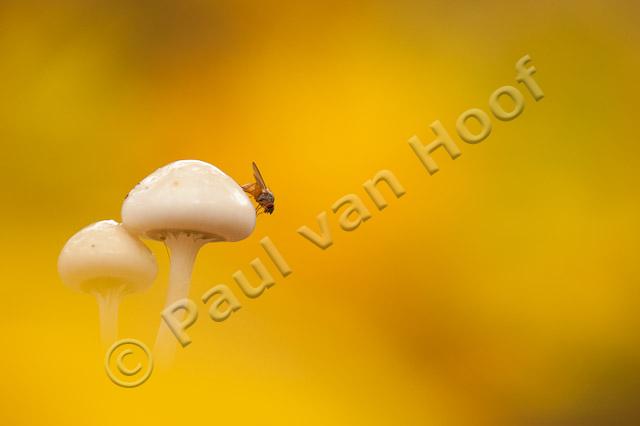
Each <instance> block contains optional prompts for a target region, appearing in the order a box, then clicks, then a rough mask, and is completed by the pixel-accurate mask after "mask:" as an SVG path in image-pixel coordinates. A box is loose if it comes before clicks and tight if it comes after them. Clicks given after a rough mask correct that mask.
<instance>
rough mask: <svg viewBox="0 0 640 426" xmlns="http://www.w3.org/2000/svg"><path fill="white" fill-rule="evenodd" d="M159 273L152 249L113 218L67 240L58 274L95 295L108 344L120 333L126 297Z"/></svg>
mask: <svg viewBox="0 0 640 426" xmlns="http://www.w3.org/2000/svg"><path fill="white" fill-rule="evenodd" d="M157 272H158V266H157V265H156V260H155V258H154V257H153V254H151V251H149V249H148V248H147V246H145V245H144V244H143V243H142V242H141V241H140V240H139V239H138V238H136V237H134V236H133V235H131V234H130V233H129V232H128V231H127V230H126V229H125V228H124V227H123V226H122V224H119V223H118V222H116V221H113V220H103V221H100V222H97V223H94V224H92V225H89V226H87V227H85V228H83V229H82V230H80V231H79V232H78V233H77V234H75V235H74V236H73V237H71V238H70V239H69V241H67V243H66V244H65V246H64V248H63V249H62V252H61V253H60V257H59V258H58V273H59V274H60V277H61V278H62V281H63V282H64V283H65V284H66V285H67V286H69V287H71V288H73V289H75V290H79V291H82V292H85V293H89V294H92V295H94V296H95V297H96V299H97V300H98V306H99V308H100V336H101V340H102V343H103V344H104V345H105V346H108V345H110V344H111V343H113V342H114V341H115V340H116V339H117V335H118V305H119V303H120V300H121V298H122V296H124V295H125V294H128V293H133V292H136V291H141V290H143V289H146V288H147V287H149V286H150V285H151V283H153V280H154V279H155V277H156V274H157Z"/></svg>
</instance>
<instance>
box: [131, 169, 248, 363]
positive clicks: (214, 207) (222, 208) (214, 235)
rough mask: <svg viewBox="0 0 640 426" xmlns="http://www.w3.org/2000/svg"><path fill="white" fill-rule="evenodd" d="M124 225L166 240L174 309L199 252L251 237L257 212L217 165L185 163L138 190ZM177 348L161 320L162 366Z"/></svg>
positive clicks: (156, 175)
mask: <svg viewBox="0 0 640 426" xmlns="http://www.w3.org/2000/svg"><path fill="white" fill-rule="evenodd" d="M122 222H123V223H124V225H125V226H126V227H127V229H129V230H130V231H131V232H133V233H135V234H136V235H141V236H144V237H146V238H150V239H153V240H159V241H164V243H165V245H166V247H167V250H168V251H169V257H170V274H169V288H168V293H167V301H166V305H165V306H166V307H169V306H171V305H172V304H173V303H175V302H177V301H178V300H181V299H184V298H187V297H188V295H189V286H190V283H191V273H192V270H193V263H194V262H195V259H196V256H197V254H198V251H199V250H200V248H201V247H202V246H203V245H204V244H206V243H208V242H215V241H239V240H242V239H244V238H246V237H248V236H249V235H250V234H251V232H253V229H254V227H255V224H256V213H255V209H254V207H253V205H252V203H251V201H250V200H249V198H248V197H247V195H246V194H245V193H244V191H243V190H242V188H241V187H240V185H238V184H237V183H236V182H235V181H234V180H233V179H232V178H230V177H229V176H227V175H226V174H225V173H223V172H222V171H220V170H219V169H218V168H217V167H215V166H213V165H211V164H209V163H205V162H203V161H197V160H182V161H176V162H174V163H171V164H168V165H166V166H164V167H161V168H160V169H158V170H156V171H155V172H153V173H152V174H150V175H149V176H147V177H146V178H145V179H144V180H143V181H142V182H140V183H139V184H138V185H137V186H136V187H135V188H133V190H132V191H131V192H130V193H129V195H128V196H127V198H126V199H125V201H124V204H123V205H122ZM175 348H176V342H175V339H174V337H173V335H172V332H171V330H170V329H169V327H168V326H167V325H166V324H165V323H164V322H163V321H161V323H160V328H159V330H158V335H157V337H156V344H155V352H156V354H155V357H156V360H157V361H158V365H161V366H162V365H163V364H164V365H165V366H166V365H168V364H169V363H170V362H171V360H172V359H173V356H174V353H175Z"/></svg>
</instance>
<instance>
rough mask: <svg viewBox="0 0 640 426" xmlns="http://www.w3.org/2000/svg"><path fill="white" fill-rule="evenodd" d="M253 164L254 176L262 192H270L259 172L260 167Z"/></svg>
mask: <svg viewBox="0 0 640 426" xmlns="http://www.w3.org/2000/svg"><path fill="white" fill-rule="evenodd" d="M251 164H253V176H254V177H255V178H256V182H257V183H258V185H260V188H261V189H262V190H268V189H269V188H268V187H267V184H266V183H264V179H263V178H262V174H261V173H260V170H258V166H256V163H251Z"/></svg>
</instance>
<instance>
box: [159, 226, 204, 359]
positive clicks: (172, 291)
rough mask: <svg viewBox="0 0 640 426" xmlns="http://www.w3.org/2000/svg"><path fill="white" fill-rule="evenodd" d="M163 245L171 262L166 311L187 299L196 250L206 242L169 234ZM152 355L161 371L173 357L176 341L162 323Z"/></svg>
mask: <svg viewBox="0 0 640 426" xmlns="http://www.w3.org/2000/svg"><path fill="white" fill-rule="evenodd" d="M164 242H165V244H166V246H167V250H168V251H169V261H170V265H169V267H170V272H169V289H168V292H167V301H166V303H165V308H166V307H168V306H170V305H172V304H173V303H175V302H177V301H178V300H181V299H184V298H187V297H189V287H190V285H191V273H192V271H193V264H194V262H195V260H196V256H197V255H198V251H199V250H200V248H201V247H202V246H203V245H204V244H205V242H206V241H204V240H202V239H200V238H198V236H197V235H194V234H192V233H187V232H175V233H169V234H168V235H167V237H166V239H165V241H164ZM154 352H155V360H156V364H157V365H158V366H159V367H160V368H162V367H167V366H168V365H169V364H171V362H172V361H173V358H174V356H175V352H176V338H175V336H174V335H173V333H172V332H171V329H169V327H168V326H167V324H165V322H164V321H162V320H161V321H160V327H159V329H158V335H157V336H156V343H155V348H154Z"/></svg>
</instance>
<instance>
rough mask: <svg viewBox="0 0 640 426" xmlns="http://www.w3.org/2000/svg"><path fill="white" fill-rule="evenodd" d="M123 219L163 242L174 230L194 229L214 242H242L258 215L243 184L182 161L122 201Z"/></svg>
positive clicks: (133, 228) (155, 174) (202, 165)
mask: <svg viewBox="0 0 640 426" xmlns="http://www.w3.org/2000/svg"><path fill="white" fill-rule="evenodd" d="M122 222H123V223H124V225H125V226H126V227H127V228H128V229H129V230H130V231H132V232H134V233H136V234H138V235H144V236H146V237H148V238H152V239H157V240H162V239H164V238H165V237H166V235H167V233H169V232H192V233H196V234H201V237H202V238H204V239H207V240H210V241H238V240H242V239H244V238H246V237H248V236H249V235H250V234H251V232H253V229H254V227H255V224H256V213H255V208H254V207H253V205H252V203H251V201H250V200H249V198H248V197H247V195H246V194H245V193H244V191H243V190H242V188H241V187H240V185H238V184H237V183H236V182H235V181H234V180H233V179H232V178H230V177H229V176H227V175H226V174H225V173H223V172H222V171H221V170H220V169H218V168H217V167H215V166H213V165H211V164H209V163H205V162H203V161H197V160H182V161H176V162H174V163H171V164H168V165H166V166H164V167H162V168H160V169H158V170H156V171H155V172H153V173H152V174H150V175H149V176H147V177H146V178H145V179H144V180H143V181H142V182H140V183H139V184H138V185H137V186H136V187H135V188H133V190H132V191H131V192H130V193H129V195H128V196H127V199H126V200H125V202H124V204H123V205H122Z"/></svg>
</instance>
